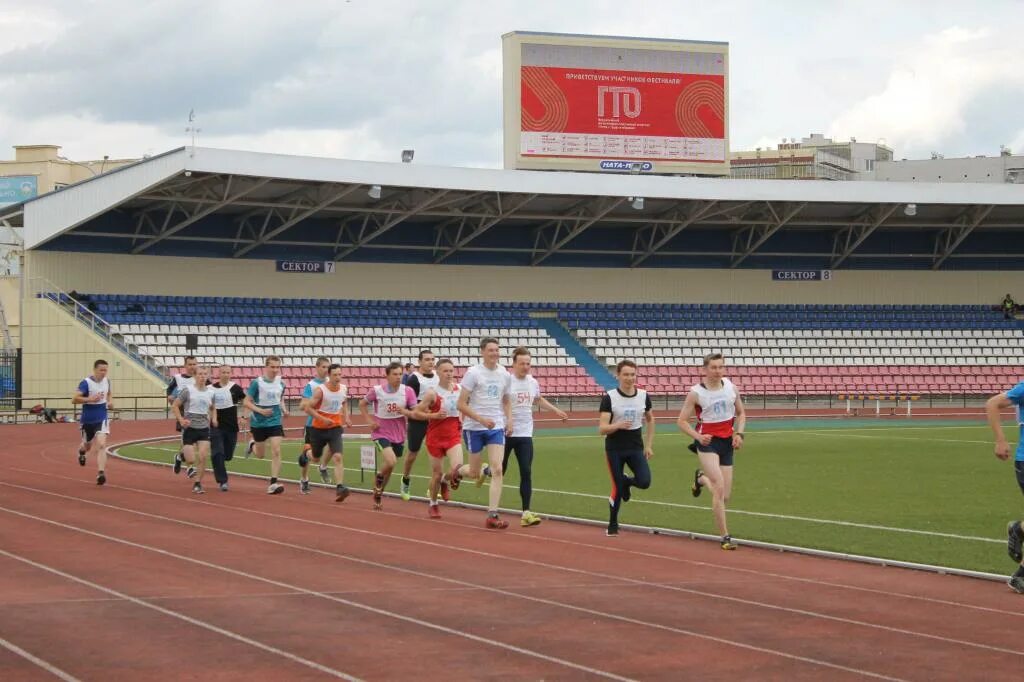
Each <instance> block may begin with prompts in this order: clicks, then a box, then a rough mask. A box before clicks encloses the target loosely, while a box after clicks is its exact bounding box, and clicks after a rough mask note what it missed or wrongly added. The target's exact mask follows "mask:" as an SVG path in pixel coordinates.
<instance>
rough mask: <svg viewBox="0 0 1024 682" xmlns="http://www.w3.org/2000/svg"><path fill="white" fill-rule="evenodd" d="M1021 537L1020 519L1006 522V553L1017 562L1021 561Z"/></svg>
mask: <svg viewBox="0 0 1024 682" xmlns="http://www.w3.org/2000/svg"><path fill="white" fill-rule="evenodd" d="M1022 539H1024V538H1022V537H1021V532H1020V521H1010V522H1009V523H1008V524H1006V553H1007V554H1009V555H1010V558H1011V559H1013V560H1014V561H1015V562H1017V563H1018V564H1019V563H1020V562H1021V559H1022V558H1024V557H1022V552H1021V540H1022Z"/></svg>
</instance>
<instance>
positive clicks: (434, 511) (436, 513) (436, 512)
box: [427, 504, 441, 519]
mask: <svg viewBox="0 0 1024 682" xmlns="http://www.w3.org/2000/svg"><path fill="white" fill-rule="evenodd" d="M427 515H428V516H430V518H432V519H439V518H441V508H440V507H439V506H437V505H436V504H432V505H430V509H429V511H428V512H427Z"/></svg>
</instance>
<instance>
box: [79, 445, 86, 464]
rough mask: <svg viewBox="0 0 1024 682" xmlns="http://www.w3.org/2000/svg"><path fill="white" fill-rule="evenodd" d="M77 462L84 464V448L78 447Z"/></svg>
mask: <svg viewBox="0 0 1024 682" xmlns="http://www.w3.org/2000/svg"><path fill="white" fill-rule="evenodd" d="M78 463H79V464H80V465H81V466H85V450H83V449H82V448H78Z"/></svg>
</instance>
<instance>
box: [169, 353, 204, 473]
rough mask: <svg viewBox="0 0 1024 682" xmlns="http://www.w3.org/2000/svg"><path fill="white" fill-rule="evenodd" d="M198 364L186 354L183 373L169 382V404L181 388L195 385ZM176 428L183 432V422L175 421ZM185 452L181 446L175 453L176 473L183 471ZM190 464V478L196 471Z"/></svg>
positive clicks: (193, 357) (192, 356)
mask: <svg viewBox="0 0 1024 682" xmlns="http://www.w3.org/2000/svg"><path fill="white" fill-rule="evenodd" d="M197 364H198V363H197V362H196V358H195V356H194V355H187V356H185V361H184V366H183V367H182V371H181V373H180V374H175V375H174V376H172V377H171V380H170V381H169V382H168V383H167V405H168V406H170V405H171V404H173V403H174V400H175V399H176V398H177V397H178V394H179V393H181V390H182V389H183V388H186V387H188V386H195V384H196V379H195V373H196V365H197ZM174 430H175V431H177V432H178V433H181V424H179V423H178V422H174ZM183 453H184V448H183V447H179V448H178V452H177V453H176V454H175V455H174V473H176V474H180V473H181V465H182V463H183V462H184V461H185V458H184V456H183ZM188 464H189V469H190V471H189V472H188V473H189V478H192V476H193V475H195V471H194V470H192V462H189V463H188Z"/></svg>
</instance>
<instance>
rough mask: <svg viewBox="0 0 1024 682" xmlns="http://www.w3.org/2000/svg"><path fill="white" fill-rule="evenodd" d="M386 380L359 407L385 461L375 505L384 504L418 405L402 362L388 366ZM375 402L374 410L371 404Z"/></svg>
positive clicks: (377, 480) (376, 481) (376, 483)
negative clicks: (406, 382) (410, 418)
mask: <svg viewBox="0 0 1024 682" xmlns="http://www.w3.org/2000/svg"><path fill="white" fill-rule="evenodd" d="M384 372H385V376H386V377H387V379H386V381H385V382H384V383H383V384H380V385H377V386H374V387H373V388H371V389H370V391H369V392H368V393H367V394H366V396H365V397H363V398H361V399H360V400H359V411H360V413H362V415H363V419H365V420H366V423H367V424H369V425H370V428H372V429H373V431H372V433H371V434H370V438H372V439H373V441H374V443H376V444H377V449H378V450H380V454H381V459H383V462H382V464H381V468H380V471H379V472H378V473H377V476H376V478H375V479H374V484H373V508H374V509H381V508H383V506H384V489H385V488H386V487H387V485H388V481H389V480H391V472H392V471H394V470H395V462H396V461H397V460H398V457H401V455H402V451H403V449H404V446H405V431H406V424H405V419H406V417H408V416H410V415H411V414H412V410H413V409H414V408H415V407H416V394H415V393H413V390H412V389H411V388H409V387H408V386H404V385H403V384H402V363H400V362H392V363H391V364H389V365H388V366H387V367H386V368H385V370H384ZM371 405H372V406H373V414H370V412H369V408H370V406H371Z"/></svg>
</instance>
